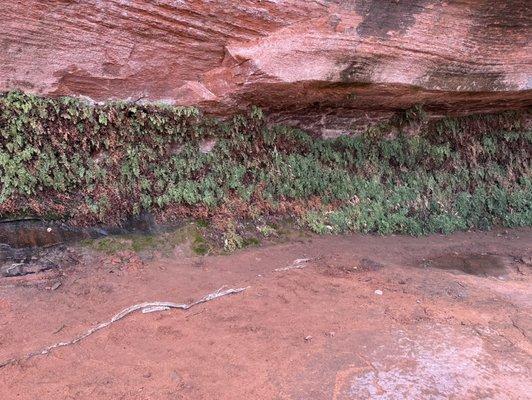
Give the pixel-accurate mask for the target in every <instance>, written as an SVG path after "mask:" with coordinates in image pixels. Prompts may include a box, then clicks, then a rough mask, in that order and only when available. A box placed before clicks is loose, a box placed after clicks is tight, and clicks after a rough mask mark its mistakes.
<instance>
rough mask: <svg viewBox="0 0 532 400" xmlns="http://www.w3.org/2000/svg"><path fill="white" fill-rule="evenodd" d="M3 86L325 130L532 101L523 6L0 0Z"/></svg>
mask: <svg viewBox="0 0 532 400" xmlns="http://www.w3.org/2000/svg"><path fill="white" fill-rule="evenodd" d="M1 3H2V4H1V8H2V12H1V13H0V27H1V28H0V48H1V52H0V90H1V91H5V90H10V89H23V90H26V91H31V92H36V93H40V94H49V95H64V94H68V95H84V96H88V97H90V98H92V99H94V100H97V101H100V100H107V99H117V98H118V99H132V100H138V99H143V100H158V101H160V100H163V101H168V102H172V103H177V104H188V105H197V106H200V107H203V108H204V109H206V110H207V111H210V112H214V113H217V114H221V115H225V114H230V113H233V112H235V111H238V110H242V109H246V108H248V107H249V105H251V104H256V105H259V106H262V107H264V108H266V109H267V110H268V111H270V112H272V113H273V115H274V117H275V118H276V119H277V120H284V121H288V122H292V123H298V124H302V125H305V126H311V127H315V128H316V129H319V130H323V131H324V133H326V134H327V132H328V134H335V133H337V132H340V133H342V132H343V131H345V130H346V128H347V129H349V128H352V127H355V126H357V125H358V124H359V123H360V121H367V120H371V119H379V118H381V117H382V116H385V115H387V114H389V113H390V112H392V111H394V110H397V109H401V108H406V107H409V106H411V105H412V104H415V103H424V104H425V105H426V107H427V108H428V109H429V110H432V111H433V112H436V113H439V112H449V111H452V112H465V113H467V112H477V111H494V110H498V109H504V108H516V107H524V106H527V105H530V104H532V101H531V97H532V92H531V90H530V89H532V56H531V55H532V41H531V24H532V22H531V21H532V7H529V5H530V4H529V2H528V1H527V0H506V1H490V0H484V1H481V0H463V1H445V2H444V1H436V0H315V1H308V0H262V1H261V0H254V1H252V0H210V1H207V0H188V1H176V0H158V1H148V0H105V1H101V0H83V1H80V0H46V1H45V0H23V1H22V0H19V1H13V0H10V1H8V0H2V1H1Z"/></svg>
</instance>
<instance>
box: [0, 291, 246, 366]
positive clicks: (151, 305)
mask: <svg viewBox="0 0 532 400" xmlns="http://www.w3.org/2000/svg"><path fill="white" fill-rule="evenodd" d="M223 288H224V287H223V286H222V287H221V288H220V289H218V290H217V291H216V292H213V293H209V294H208V295H206V296H203V297H202V298H201V299H199V300H196V301H195V302H193V303H190V304H178V303H172V302H167V301H154V302H146V303H139V304H135V305H132V306H130V307H128V308H125V309H123V310H122V311H120V312H119V313H118V314H116V315H115V316H114V317H112V318H111V319H110V320H108V321H105V322H102V323H100V324H98V325H95V326H93V327H92V328H90V329H89V330H87V331H85V332H84V333H82V334H81V335H79V336H77V337H75V338H74V339H72V340H69V341H66V342H57V343H54V344H52V345H50V346H47V347H45V348H43V349H41V350H37V351H34V352H31V353H29V354H27V355H25V356H24V357H21V358H12V359H9V360H5V361H2V362H0V368H2V367H5V366H6V365H12V364H16V363H18V362H21V361H26V360H28V359H30V358H32V357H35V356H41V355H46V354H49V353H50V352H51V351H52V350H54V349H57V348H59V347H65V346H70V345H73V344H76V343H78V342H80V341H82V340H83V339H85V338H87V337H88V336H90V335H92V334H93V333H95V332H98V331H99V330H102V329H104V328H107V327H108V326H109V325H111V324H113V323H115V322H117V321H119V320H121V319H122V318H124V317H126V316H128V315H129V314H132V313H134V312H136V311H139V310H140V311H143V310H145V309H147V310H150V311H153V310H154V308H162V309H169V308H179V309H181V310H188V309H190V308H192V307H194V306H197V305H198V304H202V303H206V302H207V301H211V300H214V299H217V298H218V297H222V296H227V295H229V294H233V293H240V292H242V291H244V290H246V289H247V288H245V287H243V288H235V289H226V290H222V289H223Z"/></svg>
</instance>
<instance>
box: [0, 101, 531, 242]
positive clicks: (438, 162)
mask: <svg viewBox="0 0 532 400" xmlns="http://www.w3.org/2000/svg"><path fill="white" fill-rule="evenodd" d="M527 119H528V115H527V114H525V113H504V114H497V115H484V116H474V117H465V118H461V119H442V120H439V121H432V122H427V121H424V120H423V118H422V113H420V112H419V110H414V111H409V112H407V113H402V114H401V118H396V119H394V121H393V122H391V123H390V124H388V125H380V126H377V127H373V128H371V129H370V130H368V132H366V134H364V135H361V136H357V137H347V136H345V137H340V138H337V139H333V140H324V139H317V138H313V137H312V136H310V135H308V134H306V133H304V132H301V131H299V130H296V129H291V128H287V127H282V126H267V125H266V124H265V122H264V120H263V118H262V113H261V112H260V110H258V109H253V110H252V111H251V112H250V113H249V115H247V116H237V117H234V118H233V119H231V120H230V121H225V122H222V121H217V120H214V119H212V118H208V117H206V116H203V115H202V114H201V113H200V112H199V111H198V110H196V109H193V108H183V107H168V106H163V105H160V106H156V105H138V104H131V103H128V104H126V103H113V104H106V105H102V106H93V105H89V104H85V103H83V102H82V101H80V100H76V99H72V98H61V99H55V100H52V99H45V98H39V97H34V96H30V95H25V94H22V93H18V92H11V93H7V94H5V95H3V96H2V97H0V216H1V217H2V218H5V217H12V216H21V215H32V216H39V217H44V218H54V219H63V220H69V221H70V222H72V223H75V224H79V225H88V224H98V223H105V224H109V223H119V222H120V221H122V220H123V219H124V218H126V217H128V216H130V215H133V214H138V213H139V212H141V211H142V210H149V211H151V212H152V213H153V214H154V215H156V216H157V217H158V218H159V220H175V219H179V218H181V217H185V216H187V217H189V216H194V217H198V218H203V219H205V220H208V219H215V220H218V221H234V220H237V219H240V218H249V219H257V218H260V217H262V216H264V215H279V216H283V215H291V216H296V217H297V218H299V220H300V221H302V222H304V223H305V224H306V225H308V226H309V227H310V228H312V229H313V230H315V231H317V232H344V231H350V230H354V231H361V232H379V233H409V234H424V233H429V232H445V233H447V232H452V231H454V230H457V229H462V230H463V229H469V228H482V229H486V228H489V227H491V226H493V225H504V226H523V225H532V173H531V171H532V169H531V149H532V132H531V131H530V128H529V126H528V124H527ZM413 126H416V127H417V128H418V129H417V131H418V133H416V135H411V134H408V133H407V132H411V131H412V127H413ZM391 132H393V135H390V133H391ZM228 226H234V225H233V223H232V222H230V223H229V224H228Z"/></svg>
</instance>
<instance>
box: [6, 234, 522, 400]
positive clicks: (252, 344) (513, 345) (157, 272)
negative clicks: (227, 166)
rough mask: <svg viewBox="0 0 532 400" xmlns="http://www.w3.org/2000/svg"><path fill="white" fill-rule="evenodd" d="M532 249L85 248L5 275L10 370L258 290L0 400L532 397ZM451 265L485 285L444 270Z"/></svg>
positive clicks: (355, 240)
mask: <svg viewBox="0 0 532 400" xmlns="http://www.w3.org/2000/svg"><path fill="white" fill-rule="evenodd" d="M531 247H532V230H531V229H521V230H511V231H498V232H490V233H459V234H455V235H451V236H439V235H438V236H430V237H424V238H410V237H402V236H390V237H376V236H359V235H353V236H330V237H310V238H307V239H303V240H300V241H293V242H290V243H286V244H278V245H270V246H264V247H261V248H254V249H247V250H244V251H240V252H237V253H235V254H232V255H229V256H216V257H214V256H210V257H209V256H208V257H195V258H194V257H190V258H187V257H184V256H183V255H180V254H181V253H179V251H176V256H175V257H173V258H168V257H166V258H165V257H155V258H154V259H152V260H150V261H146V262H140V260H139V259H137V258H135V257H133V258H131V259H130V260H129V261H127V260H126V261H123V262H117V261H116V260H115V259H110V258H109V257H103V256H96V255H94V254H92V255H91V254H87V255H85V256H84V262H82V263H80V264H78V265H76V266H72V267H70V268H65V269H63V270H61V271H54V272H46V273H41V274H37V275H33V276H29V277H25V278H2V279H0V362H1V361H2V360H5V359H9V358H12V357H21V356H23V355H24V354H26V353H29V352H32V351H34V350H37V349H39V348H42V347H44V346H46V345H49V344H52V343H55V342H58V341H61V340H69V339H71V338H73V337H75V336H76V335H78V334H80V333H81V332H83V331H84V330H86V329H88V328H89V327H91V326H92V325H94V324H97V323H99V322H101V321H105V320H107V319H108V318H110V317H111V316H112V315H114V314H115V313H116V312H118V311H119V310H121V309H122V308H125V307H127V306H130V305H132V304H135V303H139V302H143V301H155V300H157V301H175V302H191V301H193V300H196V299H198V298H201V297H202V296H203V295H205V294H207V293H210V292H213V291H215V290H216V289H218V288H220V287H221V286H223V285H226V286H227V287H247V289H246V290H245V291H244V292H242V293H239V294H233V295H231V296H226V297H222V298H219V299H216V300H213V301H210V302H208V303H204V304H201V305H198V306H196V307H194V308H192V309H190V310H187V311H183V310H178V309H172V310H168V311H161V312H155V313H150V314H142V313H136V314H132V315H130V316H128V317H126V318H124V319H123V320H121V321H118V322H116V323H114V324H112V325H111V326H109V327H108V328H106V329H103V330H101V331H99V332H96V333H95V334H93V335H91V336H89V337H88V338H86V339H85V340H83V341H81V342H79V343H77V344H74V345H71V346H67V347H63V348H60V349H57V350H55V351H53V352H52V353H50V354H48V355H43V356H37V357H33V358H32V359H30V360H26V361H22V362H18V363H15V364H12V365H6V366H4V367H3V368H0V398H1V399H3V400H10V399H42V400H46V399H77V400H79V399H128V400H129V399H139V400H140V399H172V400H175V399H216V400H223V399H287V400H288V399H290V400H309V399H312V400H314V399H315V400H321V399H331V400H345V399H528V398H532V396H531V395H530V393H532V379H531V376H532V374H531V371H530V369H531V357H530V355H531V352H532V347H531V342H530V335H531V329H532V319H531V305H532V296H531V292H532V291H531V286H530V282H531V276H532V275H531V272H532V271H531V256H532V251H531ZM471 254H473V255H474V256H473V257H470V255H471ZM307 258H308V259H310V261H307V262H299V263H297V262H296V263H295V264H294V262H295V260H296V259H307ZM449 263H451V264H452V265H451V266H449V265H448V264H449ZM455 264H456V266H457V267H464V265H465V266H466V267H467V268H465V269H467V270H468V272H474V273H476V274H477V275H471V274H466V273H463V272H458V271H453V270H451V269H440V268H437V267H441V268H451V267H452V266H453V265H455ZM291 266H298V267H302V268H290V269H285V270H281V271H276V269H283V268H285V267H291ZM485 274H488V275H490V276H485ZM59 282H60V284H61V285H60V286H58V285H59ZM52 288H54V289H55V290H52ZM380 293H382V294H380Z"/></svg>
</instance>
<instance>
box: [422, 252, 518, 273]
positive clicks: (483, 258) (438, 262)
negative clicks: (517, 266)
mask: <svg viewBox="0 0 532 400" xmlns="http://www.w3.org/2000/svg"><path fill="white" fill-rule="evenodd" d="M422 266H423V267H424V268H438V269H443V270H448V271H458V272H463V273H465V274H468V275H475V276H483V277H486V276H494V277H499V276H503V275H506V274H507V273H508V271H507V269H506V266H505V263H504V261H503V259H502V257H500V256H497V255H492V254H474V253H469V254H467V253H466V254H456V253H452V254H445V255H441V256H438V257H434V258H431V259H428V260H423V261H422Z"/></svg>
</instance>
